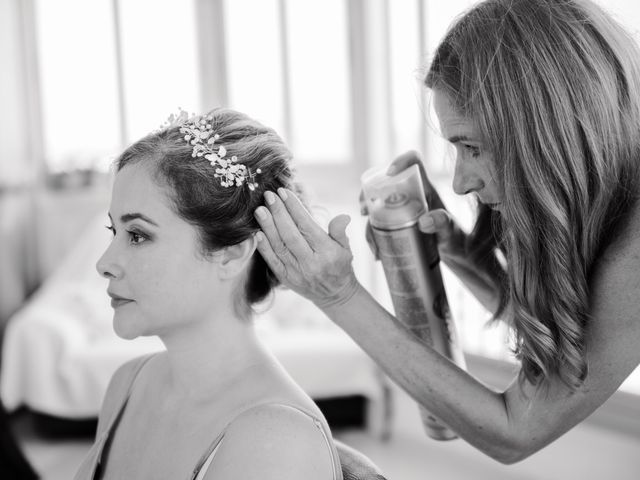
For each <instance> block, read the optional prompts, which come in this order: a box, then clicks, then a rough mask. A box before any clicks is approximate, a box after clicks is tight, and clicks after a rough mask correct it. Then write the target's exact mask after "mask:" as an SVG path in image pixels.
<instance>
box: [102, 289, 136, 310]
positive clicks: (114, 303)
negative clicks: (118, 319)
mask: <svg viewBox="0 0 640 480" xmlns="http://www.w3.org/2000/svg"><path fill="white" fill-rule="evenodd" d="M107 294H108V295H109V296H110V297H111V308H118V307H121V306H122V305H126V304H127V303H130V302H133V300H131V299H130V298H125V297H121V296H120V295H116V294H115V293H113V292H107Z"/></svg>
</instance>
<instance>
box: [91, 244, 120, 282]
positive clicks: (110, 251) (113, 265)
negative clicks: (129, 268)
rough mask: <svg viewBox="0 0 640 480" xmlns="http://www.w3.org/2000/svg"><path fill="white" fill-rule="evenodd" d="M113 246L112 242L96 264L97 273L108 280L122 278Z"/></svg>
mask: <svg viewBox="0 0 640 480" xmlns="http://www.w3.org/2000/svg"><path fill="white" fill-rule="evenodd" d="M114 246H115V242H112V243H111V244H110V245H109V246H108V247H107V249H106V250H105V251H104V253H103V254H102V256H101V257H100V258H99V259H98V262H97V263H96V270H97V271H98V273H99V274H100V275H101V276H103V277H104V278H107V279H110V280H111V279H116V278H120V277H122V273H123V270H122V267H121V266H120V264H119V262H117V261H116V255H115V252H114Z"/></svg>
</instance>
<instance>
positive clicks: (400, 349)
mask: <svg viewBox="0 0 640 480" xmlns="http://www.w3.org/2000/svg"><path fill="white" fill-rule="evenodd" d="M323 310H324V312H325V313H326V314H327V315H328V316H329V317H330V318H331V319H332V320H333V321H334V322H335V323H336V324H338V325H339V326H340V327H342V328H343V329H344V330H345V331H346V332H347V333H348V334H349V335H350V336H351V337H353V338H354V339H355V340H356V341H357V342H358V344H359V345H360V346H361V347H362V348H363V349H364V351H365V352H367V354H369V355H370V356H371V357H372V358H373V359H374V360H375V361H376V362H377V363H378V364H379V365H380V366H381V367H382V369H383V370H384V371H385V372H386V373H387V374H388V375H389V376H390V377H391V378H393V379H394V381H395V382H396V383H398V385H399V386H400V387H402V388H403V389H404V390H405V391H407V392H408V393H409V394H410V395H411V396H412V397H413V398H414V399H415V400H416V401H417V402H419V403H420V404H422V405H423V406H424V407H426V408H427V409H428V410H429V411H431V412H432V413H433V414H434V415H436V416H438V417H439V418H441V419H442V420H443V421H444V422H445V423H446V424H447V425H449V426H450V427H451V428H452V429H453V430H454V431H455V432H456V433H457V434H458V435H460V437H462V438H464V439H465V440H467V441H468V442H469V443H471V444H473V445H475V446H476V447H478V448H479V449H481V450H483V451H485V452H486V453H487V454H489V455H491V456H500V454H501V453H502V450H501V449H503V448H506V447H508V444H509V442H510V439H509V434H510V432H509V424H508V421H507V419H508V417H507V410H506V408H505V403H504V398H503V395H501V394H499V393H496V392H493V391H491V390H490V389H488V388H487V387H485V386H484V385H482V384H481V383H480V382H478V381H477V380H476V379H474V378H473V377H471V376H470V375H468V374H467V373H466V372H464V371H463V370H461V369H460V368H459V367H457V366H456V365H455V364H453V363H452V362H450V361H448V360H447V359H446V358H445V357H443V356H441V355H439V354H438V353H436V352H435V351H434V350H433V349H431V348H429V347H427V346H425V345H424V344H423V343H422V342H421V341H419V340H418V339H417V338H416V337H415V336H413V335H412V334H411V333H410V332H409V331H408V330H407V329H406V328H404V327H403V326H402V325H401V324H400V323H399V322H398V320H397V319H395V318H394V317H393V316H391V315H390V314H389V313H388V312H387V311H386V310H384V309H383V308H382V307H381V306H380V305H379V304H378V303H376V302H375V301H374V300H373V298H372V297H371V296H370V294H369V293H368V292H367V291H366V290H365V289H364V288H363V287H362V286H360V288H359V289H358V290H357V292H356V293H355V294H354V295H353V296H351V298H350V299H349V300H348V301H347V302H345V303H342V304H340V305H332V306H329V307H325V308H324V309H323Z"/></svg>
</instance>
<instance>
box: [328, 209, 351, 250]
mask: <svg viewBox="0 0 640 480" xmlns="http://www.w3.org/2000/svg"><path fill="white" fill-rule="evenodd" d="M349 222H351V217H350V216H349V215H344V214H343V215H338V216H337V217H335V218H334V219H332V220H331V221H330V222H329V236H330V237H331V238H333V239H334V240H335V241H336V242H338V243H339V244H340V245H341V246H343V247H344V248H349V238H348V237H347V225H349Z"/></svg>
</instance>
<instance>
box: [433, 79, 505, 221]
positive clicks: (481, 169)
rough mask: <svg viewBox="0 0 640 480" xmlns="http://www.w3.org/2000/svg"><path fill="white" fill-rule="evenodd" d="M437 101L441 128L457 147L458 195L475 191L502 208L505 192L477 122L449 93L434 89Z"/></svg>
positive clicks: (455, 176)
mask: <svg viewBox="0 0 640 480" xmlns="http://www.w3.org/2000/svg"><path fill="white" fill-rule="evenodd" d="M433 103H434V107H435V111H436V115H437V116H438V120H439V121H440V131H441V132H442V135H443V136H444V138H446V139H447V140H448V141H449V142H450V143H451V144H452V145H453V146H454V147H455V149H456V167H455V172H454V176H453V190H454V191H455V192H456V193H457V194H458V195H466V194H467V193H475V194H476V195H477V197H478V199H479V200H480V202H482V203H484V204H485V205H488V206H489V207H491V208H494V209H500V203H501V198H502V195H501V193H500V188H499V185H498V182H497V177H496V174H495V167H494V162H493V154H492V153H491V152H490V151H489V150H488V149H487V146H486V145H485V144H483V142H482V139H481V137H480V134H479V132H478V129H477V128H476V126H475V124H474V122H473V121H472V120H471V119H470V118H468V117H465V116H462V115H461V114H460V113H459V112H458V111H457V110H456V109H455V107H454V105H453V104H452V103H451V101H450V99H449V96H448V95H446V94H445V93H444V92H442V91H441V90H439V89H434V90H433Z"/></svg>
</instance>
